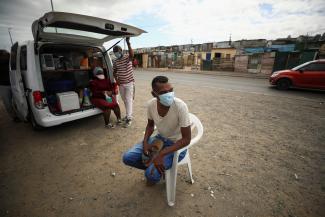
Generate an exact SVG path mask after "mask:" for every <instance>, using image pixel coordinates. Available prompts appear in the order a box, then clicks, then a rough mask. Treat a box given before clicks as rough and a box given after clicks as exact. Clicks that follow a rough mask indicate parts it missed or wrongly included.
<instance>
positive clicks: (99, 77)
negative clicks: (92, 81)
mask: <svg viewBox="0 0 325 217" xmlns="http://www.w3.org/2000/svg"><path fill="white" fill-rule="evenodd" d="M96 77H97V78H98V79H99V80H103V79H105V75H103V74H99V75H96Z"/></svg>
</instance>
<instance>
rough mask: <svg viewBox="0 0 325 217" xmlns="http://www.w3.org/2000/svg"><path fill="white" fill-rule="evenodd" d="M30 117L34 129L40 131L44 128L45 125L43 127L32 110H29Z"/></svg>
mask: <svg viewBox="0 0 325 217" xmlns="http://www.w3.org/2000/svg"><path fill="white" fill-rule="evenodd" d="M29 117H30V123H31V124H32V127H33V130H35V131H40V130H43V129H44V127H42V126H41V125H39V124H38V123H37V122H36V120H35V118H34V115H33V112H32V111H30V112H29Z"/></svg>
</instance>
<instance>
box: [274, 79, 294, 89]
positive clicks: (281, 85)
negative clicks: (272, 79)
mask: <svg viewBox="0 0 325 217" xmlns="http://www.w3.org/2000/svg"><path fill="white" fill-rule="evenodd" d="M290 86H291V80H290V79H288V78H281V79H279V80H278V81H277V82H276V87H277V88H278V89H279V90H288V89H289V88H290Z"/></svg>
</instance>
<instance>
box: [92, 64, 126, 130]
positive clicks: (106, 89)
mask: <svg viewBox="0 0 325 217" xmlns="http://www.w3.org/2000/svg"><path fill="white" fill-rule="evenodd" d="M93 74H94V80H92V81H91V82H90V90H91V92H92V98H91V103H92V104H93V105H95V106H96V107H98V108H100V109H101V110H103V115H104V121H105V127H107V128H114V125H113V124H111V123H110V120H109V118H110V115H111V110H113V111H114V113H115V115H116V118H117V124H121V123H122V121H121V111H120V107H119V105H118V103H117V101H116V96H115V95H114V88H113V86H112V84H111V82H110V81H109V80H108V79H107V78H105V76H104V71H103V69H102V68H101V67H96V68H94V70H93Z"/></svg>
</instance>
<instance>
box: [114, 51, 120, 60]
mask: <svg viewBox="0 0 325 217" xmlns="http://www.w3.org/2000/svg"><path fill="white" fill-rule="evenodd" d="M114 55H115V56H116V58H117V59H120V58H121V57H122V52H120V51H118V52H114Z"/></svg>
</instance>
